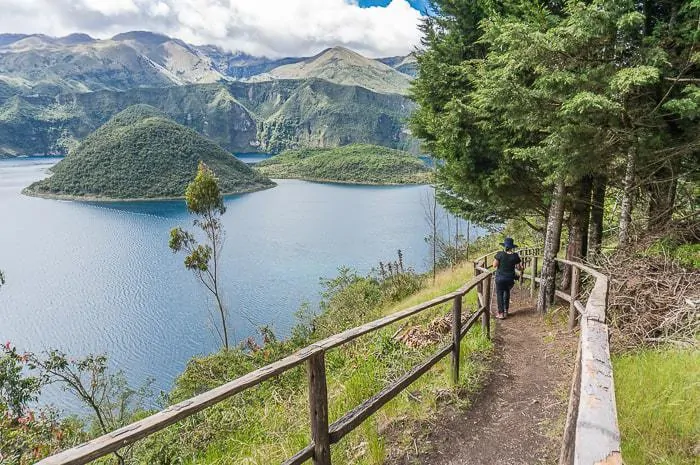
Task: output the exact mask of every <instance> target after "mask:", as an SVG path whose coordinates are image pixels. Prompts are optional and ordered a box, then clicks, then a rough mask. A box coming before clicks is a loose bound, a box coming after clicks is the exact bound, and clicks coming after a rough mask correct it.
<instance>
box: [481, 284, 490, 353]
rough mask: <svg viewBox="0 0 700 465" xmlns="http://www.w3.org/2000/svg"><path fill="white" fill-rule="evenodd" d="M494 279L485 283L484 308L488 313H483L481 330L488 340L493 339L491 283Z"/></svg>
mask: <svg viewBox="0 0 700 465" xmlns="http://www.w3.org/2000/svg"><path fill="white" fill-rule="evenodd" d="M492 281H493V280H492V279H488V280H486V281H484V307H485V309H486V311H484V312H481V330H482V331H483V333H484V334H485V335H486V338H487V339H491V294H492V292H491V282H492Z"/></svg>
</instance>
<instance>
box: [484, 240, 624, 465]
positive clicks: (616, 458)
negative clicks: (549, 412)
mask: <svg viewBox="0 0 700 465" xmlns="http://www.w3.org/2000/svg"><path fill="white" fill-rule="evenodd" d="M540 252H541V250H540V249H536V248H532V249H525V250H521V251H520V255H521V257H522V258H523V262H524V265H525V270H527V271H528V272H527V273H525V274H524V277H525V278H528V279H530V295H531V296H532V297H534V296H535V291H536V285H537V283H539V282H540V281H541V280H540V278H538V277H537V271H538V267H537V265H538V261H539V260H540V259H541V258H542V257H541V253H540ZM493 255H495V252H492V253H490V254H488V255H484V256H483V257H479V258H478V259H476V260H475V261H474V274H475V276H476V275H478V273H481V272H486V271H488V270H487V267H488V262H489V260H491V258H492V257H493ZM556 261H557V263H558V264H559V265H561V266H563V267H570V268H571V275H570V276H571V282H570V288H569V289H567V290H560V289H555V296H556V297H558V298H560V299H562V300H564V301H566V302H568V303H569V317H568V320H569V329H574V328H575V327H576V323H577V321H580V326H581V328H580V338H579V347H578V350H577V353H576V361H575V366H574V373H573V376H572V382H571V389H570V394H569V406H568V410H567V416H566V424H565V429H564V436H563V438H562V444H561V453H560V456H559V465H594V464H595V465H610V464H615V465H621V464H622V456H621V454H620V430H619V427H618V424H617V405H616V402H615V387H614V384H613V372H612V362H611V360H610V346H609V338H608V326H607V325H606V323H605V321H606V320H605V317H606V309H607V302H608V278H607V276H605V275H604V274H602V273H601V272H599V271H597V270H595V269H593V268H591V267H589V266H586V265H584V264H582V263H578V262H573V261H569V260H564V259H559V258H557V259H556ZM555 272H556V271H555ZM581 272H583V273H586V274H587V275H588V276H590V277H591V278H593V279H594V280H595V281H594V283H593V287H592V289H591V291H590V293H589V295H588V299H587V300H586V302H585V303H583V302H581V300H580V297H581V295H580V291H581V282H582V279H581V278H582V276H581ZM554 281H555V282H556V281H557V280H556V279H555V280H554Z"/></svg>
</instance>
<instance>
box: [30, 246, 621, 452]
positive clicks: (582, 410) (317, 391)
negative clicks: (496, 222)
mask: <svg viewBox="0 0 700 465" xmlns="http://www.w3.org/2000/svg"><path fill="white" fill-rule="evenodd" d="M519 253H520V255H521V256H522V257H523V259H524V262H525V263H526V265H527V268H528V270H529V273H528V274H525V277H527V278H529V279H530V292H531V293H532V295H534V292H535V284H536V282H539V281H540V279H539V278H538V277H537V263H538V259H539V253H540V249H537V248H532V249H522V250H520V252H519ZM493 255H494V253H491V254H488V255H484V256H483V257H479V258H478V259H476V260H475V261H474V277H473V278H472V279H471V280H469V281H468V282H467V283H466V284H465V285H464V286H462V287H461V288H459V289H458V290H456V291H454V292H451V293H449V294H445V295H442V296H439V297H436V298H434V299H432V300H429V301H427V302H424V303H422V304H419V305H416V306H413V307H410V308H407V309H404V310H401V311H399V312H396V313H393V314H391V315H388V316H385V317H383V318H380V319H378V320H375V321H372V322H369V323H366V324H364V325H361V326H358V327H355V328H352V329H349V330H347V331H344V332H342V333H339V334H335V335H333V336H330V337H328V338H326V339H323V340H321V341H318V342H316V343H314V344H311V345H310V346H307V347H305V348H303V349H301V350H299V351H297V352H296V353H294V354H292V355H289V356H288V357H285V358H283V359H281V360H279V361H277V362H274V363H272V364H270V365H266V366H264V367H262V368H259V369H257V370H255V371H252V372H250V373H248V374H246V375H244V376H242V377H240V378H238V379H235V380H233V381H230V382H228V383H226V384H224V385H222V386H219V387H217V388H214V389H212V390H210V391H207V392H204V393H202V394H200V395H198V396H195V397H192V398H190V399H187V400H185V401H183V402H180V403H177V404H175V405H172V406H170V407H168V408H166V409H165V410H162V411H160V412H158V413H155V414H153V415H151V416H149V417H147V418H144V419H142V420H140V421H137V422H135V423H132V424H130V425H127V426H125V427H123V428H120V429H118V430H115V431H113V432H111V433H109V434H106V435H103V436H100V437H98V438H96V439H93V440H92V441H89V442H86V443H84V444H81V445H79V446H77V447H74V448H72V449H68V450H65V451H63V452H61V453H59V454H56V455H54V456H51V457H48V458H46V459H44V460H42V461H40V462H38V465H74V464H84V463H88V462H91V461H93V460H95V459H97V458H100V457H103V456H105V455H108V454H110V453H112V452H115V451H118V450H119V449H121V448H122V447H125V446H128V445H130V444H133V443H134V442H136V441H138V440H139V439H142V438H144V437H147V436H150V435H152V434H154V433H156V432H158V431H160V430H163V429H164V428H166V427H168V426H170V425H172V424H174V423H176V422H177V421H179V420H181V419H183V418H187V417H189V416H191V415H193V414H195V413H197V412H200V411H202V410H204V409H206V408H207V407H210V406H212V405H215V404H218V403H219V402H221V401H223V400H225V399H228V398H230V397H231V396H234V395H236V394H238V393H240V392H242V391H245V390H246V389H249V388H252V387H254V386H257V385H258V384H260V383H262V382H264V381H266V380H268V379H270V378H273V377H276V376H279V375H280V374H282V373H284V372H286V371H288V370H290V369H292V368H295V367H297V366H299V365H301V364H306V370H307V375H308V391H309V404H308V405H309V423H310V430H311V441H312V442H311V443H310V444H309V445H308V446H306V447H305V448H304V449H302V450H301V451H299V452H298V453H297V454H295V455H294V456H293V457H291V458H289V459H288V460H286V461H285V462H283V464H284V465H292V464H302V463H304V462H306V461H307V460H309V459H311V460H312V461H313V463H314V464H315V465H330V463H331V445H332V444H335V443H337V442H338V441H340V440H341V439H342V438H343V437H344V436H345V435H347V434H348V433H350V432H351V431H353V430H354V429H355V428H357V427H358V426H359V425H360V424H361V423H362V422H363V421H364V420H366V419H367V418H368V417H370V416H371V415H372V414H373V413H375V412H376V411H377V410H379V409H380V408H381V407H382V406H384V405H385V404H386V403H387V402H389V401H390V400H391V399H393V398H394V397H396V396H397V395H398V394H399V393H400V392H401V391H403V390H404V389H406V388H407V387H408V386H409V385H410V384H411V383H413V382H414V381H415V380H417V379H418V378H419V377H421V376H422V375H423V374H424V373H426V372H427V371H428V370H430V368H432V367H433V366H434V365H435V364H437V363H438V362H439V361H440V360H442V359H443V358H444V357H446V356H447V355H448V354H451V377H452V380H453V382H455V383H456V382H457V380H458V379H459V368H460V366H459V353H460V344H461V341H462V339H463V338H464V336H465V335H466V334H467V332H468V331H469V330H470V329H471V327H472V326H473V325H474V324H475V323H476V322H477V320H478V319H481V326H482V329H483V331H484V333H485V334H486V335H487V337H490V308H491V294H492V292H491V289H492V285H491V282H492V279H491V277H492V275H493V270H489V268H488V265H489V263H488V260H490V259H491V257H492V256H493ZM558 261H559V262H560V263H562V264H564V265H566V266H571V267H573V268H572V292H571V295H573V296H574V298H571V297H570V295H569V294H567V293H565V292H563V291H557V296H558V297H560V298H562V299H564V300H566V301H568V302H570V309H571V310H570V311H571V312H572V313H571V314H570V315H573V317H571V316H570V323H571V324H572V325H573V324H574V322H575V320H576V318H575V317H576V312H577V311H578V312H580V313H581V316H582V317H581V341H580V344H579V351H578V356H577V362H576V369H575V373H574V381H573V383H572V389H571V397H570V400H569V412H568V414H567V423H566V430H565V435H564V441H563V445H562V453H561V459H560V464H561V465H564V464H566V465H570V464H576V465H579V464H580V465H584V464H585V465H593V464H598V463H621V462H620V461H619V460H618V461H614V459H615V457H617V458H618V459H619V450H620V449H619V431H618V429H617V415H616V408H615V394H614V390H613V384H612V368H611V364H610V354H609V348H608V339H607V326H605V307H606V299H607V278H606V277H605V276H604V275H602V274H601V273H599V272H597V271H595V270H593V269H591V268H589V267H586V266H584V265H581V264H580V263H574V262H569V261H566V260H558ZM580 271H584V272H586V273H588V274H590V275H592V276H593V277H595V278H596V283H595V286H594V288H593V291H592V292H591V294H590V296H589V298H588V301H587V302H586V304H585V306H584V304H583V303H581V302H580V301H579V300H578V289H579V278H580ZM474 289H476V292H477V310H476V311H475V312H474V313H472V314H470V315H469V318H468V319H467V320H466V321H465V322H464V323H463V322H462V309H463V297H464V296H465V295H466V294H467V293H469V292H470V291H472V290H474ZM450 301H451V302H452V341H451V343H450V344H447V345H445V346H443V347H442V348H440V349H438V350H437V351H436V352H435V353H434V354H433V355H432V356H430V357H429V358H428V359H427V360H424V361H423V362H422V363H420V364H419V365H416V366H414V367H413V368H412V369H411V370H410V371H409V372H407V373H406V374H404V375H403V376H402V377H401V378H399V379H398V380H396V381H394V382H393V383H392V384H390V385H388V386H386V387H385V388H384V389H382V390H381V391H380V392H378V393H377V394H375V395H374V396H373V397H371V398H369V399H367V400H365V401H364V402H363V403H361V404H360V405H358V406H357V407H355V408H354V409H353V410H351V411H350V412H347V413H346V414H345V415H344V416H342V417H341V418H340V419H338V420H337V421H335V422H334V423H332V424H330V425H329V423H328V393H327V381H326V368H325V354H326V352H327V351H329V350H332V349H335V348H337V347H340V346H342V345H344V344H347V343H348V342H350V341H352V340H354V339H356V338H358V337H360V336H362V335H365V334H369V333H372V332H374V331H377V330H379V329H381V328H384V327H386V326H388V325H391V324H393V323H396V322H399V321H401V320H404V319H406V318H409V317H411V316H414V315H417V314H419V313H421V312H424V311H426V310H428V309H431V308H434V307H435V306H437V305H440V304H443V303H446V302H450ZM615 454H617V455H615ZM611 458H612V460H613V461H609V462H605V461H604V460H611ZM601 460H603V461H601Z"/></svg>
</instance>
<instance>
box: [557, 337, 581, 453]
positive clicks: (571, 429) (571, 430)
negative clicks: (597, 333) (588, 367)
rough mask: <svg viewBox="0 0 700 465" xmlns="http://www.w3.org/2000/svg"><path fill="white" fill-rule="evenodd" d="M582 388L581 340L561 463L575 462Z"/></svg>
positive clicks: (573, 378)
mask: <svg viewBox="0 0 700 465" xmlns="http://www.w3.org/2000/svg"><path fill="white" fill-rule="evenodd" d="M580 388H581V341H580V340H579V343H578V349H576V359H575V363H574V373H573V376H572V381H571V388H570V389H569V406H568V408H567V410H566V421H565V423H564V435H563V437H562V442H561V451H560V453H559V465H572V464H573V462H574V445H575V440H576V418H577V417H578V403H579V397H580V394H581V393H580Z"/></svg>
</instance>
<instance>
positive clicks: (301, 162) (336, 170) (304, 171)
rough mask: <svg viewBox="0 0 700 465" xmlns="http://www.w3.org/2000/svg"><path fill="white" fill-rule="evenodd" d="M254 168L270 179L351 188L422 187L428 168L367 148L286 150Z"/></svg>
mask: <svg viewBox="0 0 700 465" xmlns="http://www.w3.org/2000/svg"><path fill="white" fill-rule="evenodd" d="M256 168H257V169H258V171H260V172H261V173H263V174H264V175H266V176H269V177H272V178H296V179H307V180H311V181H335V182H344V183H352V184H422V183H427V182H428V181H429V177H430V170H429V169H428V167H427V166H425V164H424V163H423V162H422V161H421V160H420V159H419V158H417V157H415V156H413V155H411V154H410V153H407V152H402V151H399V150H392V149H388V148H386V147H378V146H376V145H369V144H354V145H347V146H343V147H338V148H334V149H305V150H289V151H286V152H283V153H281V154H280V155H277V156H276V157H273V158H271V159H269V160H265V161H262V162H260V163H258V165H257V166H256Z"/></svg>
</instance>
